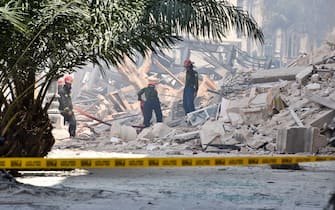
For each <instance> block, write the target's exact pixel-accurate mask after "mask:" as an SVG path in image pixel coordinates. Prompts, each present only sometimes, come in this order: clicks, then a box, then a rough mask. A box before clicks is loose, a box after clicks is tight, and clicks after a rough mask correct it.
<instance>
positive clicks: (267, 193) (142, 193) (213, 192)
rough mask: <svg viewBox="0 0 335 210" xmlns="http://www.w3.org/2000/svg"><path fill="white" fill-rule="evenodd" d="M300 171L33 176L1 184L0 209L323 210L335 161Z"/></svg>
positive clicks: (334, 186)
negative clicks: (15, 182)
mask: <svg viewBox="0 0 335 210" xmlns="http://www.w3.org/2000/svg"><path fill="white" fill-rule="evenodd" d="M82 155H85V154H82ZM90 155H91V156H92V153H91V154H89V155H87V156H90ZM96 155H97V156H99V154H98V153H96ZM100 155H101V154H100ZM104 155H105V154H104ZM302 166H304V167H303V168H304V169H303V170H296V171H293V170H292V171H291V170H274V169H271V168H270V167H269V166H256V167H211V168H210V167H205V168H198V167H194V168H151V169H147V168H146V169H92V170H74V171H65V172H63V171H54V172H31V171H30V172H23V175H24V176H23V177H20V178H17V181H18V182H20V183H25V184H23V185H21V184H13V183H8V182H1V184H0V190H1V193H0V209H20V210H21V209H22V210H23V209H24V210H30V209H38V210H42V209H55V210H58V209H59V210H61V209H62V210H63V209H64V210H65V209H70V210H76V209H82V210H89V209H95V210H100V209H101V210H102V209H106V210H108V209H112V210H114V209H115V210H118V209H123V210H124V209H138V210H146V209H159V210H170V209H180V210H182V209H188V210H191V209H192V210H193V209H296V210H298V209H301V210H305V209H308V210H311V209H324V208H325V207H326V206H327V201H328V200H329V197H330V195H331V193H333V192H334V191H335V176H334V174H335V162H322V163H304V164H302Z"/></svg>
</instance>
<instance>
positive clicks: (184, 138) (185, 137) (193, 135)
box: [173, 130, 200, 143]
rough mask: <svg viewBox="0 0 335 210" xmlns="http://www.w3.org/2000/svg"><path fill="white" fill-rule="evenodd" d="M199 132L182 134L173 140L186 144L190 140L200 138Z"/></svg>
mask: <svg viewBox="0 0 335 210" xmlns="http://www.w3.org/2000/svg"><path fill="white" fill-rule="evenodd" d="M199 132H200V131H198V130H197V131H192V132H188V133H181V134H177V135H175V136H174V137H173V140H174V141H176V142H180V143H182V142H186V141H188V140H192V139H195V138H199V136H200V135H199Z"/></svg>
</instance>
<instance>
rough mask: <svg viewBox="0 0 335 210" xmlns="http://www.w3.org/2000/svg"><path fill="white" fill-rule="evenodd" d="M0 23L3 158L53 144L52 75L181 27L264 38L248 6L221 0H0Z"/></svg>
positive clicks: (160, 39) (153, 41)
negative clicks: (49, 93) (48, 98)
mask: <svg viewBox="0 0 335 210" xmlns="http://www.w3.org/2000/svg"><path fill="white" fill-rule="evenodd" d="M19 11H20V12H19ZM0 26H1V30H2V33H1V35H0V42H1V43H3V44H1V46H0V70H1V71H0V83H1V88H0V90H1V91H0V120H1V122H0V140H1V141H0V142H1V145H0V156H6V157H10V156H30V157H32V156H45V155H46V154H47V153H48V152H49V151H50V150H51V147H52V145H53V143H54V138H53V136H52V133H51V130H52V125H51V123H50V120H49V118H48V115H47V109H48V104H47V105H45V106H43V105H42V102H43V100H44V98H45V95H46V92H47V90H48V88H49V86H50V84H51V82H52V81H53V80H55V79H57V78H59V77H60V76H62V75H64V74H66V73H71V72H73V71H74V67H80V66H82V65H85V64H86V63H87V62H92V63H94V64H97V65H100V64H101V62H106V63H107V64H109V65H110V64H112V65H114V64H117V63H120V62H122V60H123V58H124V56H129V57H131V56H132V55H134V54H135V53H137V52H139V53H141V54H142V55H145V53H146V52H147V51H148V50H151V51H153V52H155V49H161V48H164V47H171V46H172V45H173V44H174V43H175V41H177V40H180V39H181V35H182V34H184V33H191V34H193V35H194V36H195V37H202V36H204V37H208V38H211V39H215V40H221V39H222V38H223V37H224V36H225V34H226V32H227V31H229V30H234V29H236V30H237V31H238V32H241V33H244V34H245V35H246V36H249V37H252V38H254V39H256V40H259V41H260V42H261V43H263V34H262V32H261V30H260V29H259V28H258V26H257V23H256V22H255V21H254V20H253V19H252V18H251V17H250V16H249V15H248V13H246V12H245V11H243V10H241V9H240V8H238V7H235V6H232V5H230V4H229V3H228V2H226V1H216V0H136V1H134V0H124V1H112V0H104V1H97V0H41V1H33V0H17V1H1V3H0ZM37 78H38V79H37ZM36 88H38V89H37V90H38V91H37V93H36V91H35V89H36Z"/></svg>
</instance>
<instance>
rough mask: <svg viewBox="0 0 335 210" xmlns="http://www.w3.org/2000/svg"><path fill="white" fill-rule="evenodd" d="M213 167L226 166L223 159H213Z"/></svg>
mask: <svg viewBox="0 0 335 210" xmlns="http://www.w3.org/2000/svg"><path fill="white" fill-rule="evenodd" d="M215 165H216V166H224V165H226V162H225V160H224V159H215Z"/></svg>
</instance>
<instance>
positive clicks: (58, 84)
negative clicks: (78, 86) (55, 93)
mask: <svg viewBox="0 0 335 210" xmlns="http://www.w3.org/2000/svg"><path fill="white" fill-rule="evenodd" d="M63 85H64V80H63V78H59V79H58V80H57V86H58V87H63Z"/></svg>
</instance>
